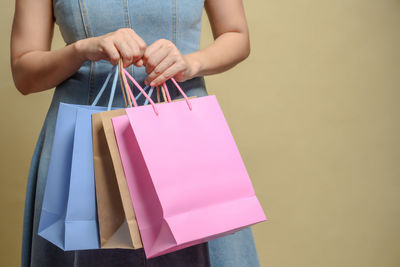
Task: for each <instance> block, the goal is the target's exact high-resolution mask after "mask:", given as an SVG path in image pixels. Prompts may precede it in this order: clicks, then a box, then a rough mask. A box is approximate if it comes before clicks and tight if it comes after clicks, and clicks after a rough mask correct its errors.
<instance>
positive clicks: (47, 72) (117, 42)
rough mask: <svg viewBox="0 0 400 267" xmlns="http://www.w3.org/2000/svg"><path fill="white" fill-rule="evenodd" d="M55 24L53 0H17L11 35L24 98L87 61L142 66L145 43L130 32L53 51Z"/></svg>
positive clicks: (16, 79)
mask: <svg viewBox="0 0 400 267" xmlns="http://www.w3.org/2000/svg"><path fill="white" fill-rule="evenodd" d="M53 29H54V21H53V8H52V0H17V1H16V4H15V14H14V22H13V26H12V33H11V70H12V74H13V78H14V83H15V85H16V87H17V89H18V90H19V91H20V92H21V93H22V94H24V95H26V94H30V93H35V92H40V91H44V90H47V89H50V88H53V87H54V86H56V85H58V84H60V83H61V82H63V81H64V80H65V79H67V78H68V77H70V76H71V75H73V74H74V73H75V72H76V71H77V70H78V69H79V68H80V67H81V65H82V64H83V63H84V62H85V61H87V60H93V61H98V60H101V59H106V60H109V61H110V62H111V63H112V64H114V65H115V64H116V63H117V62H118V60H119V58H120V57H122V58H123V61H124V65H125V66H128V65H130V64H132V63H133V64H135V65H137V66H141V65H142V64H143V62H142V61H141V58H142V56H143V53H144V50H145V47H146V44H145V43H144V41H143V40H142V39H141V38H140V37H139V36H138V35H137V34H136V33H135V32H134V31H133V30H131V29H120V30H118V31H115V32H112V33H109V34H106V35H103V36H99V37H93V38H87V39H84V40H80V41H77V42H75V43H73V44H70V45H68V46H65V47H63V48H61V49H58V50H55V51H50V49H51V41H52V37H53Z"/></svg>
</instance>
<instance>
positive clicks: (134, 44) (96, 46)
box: [76, 28, 146, 67]
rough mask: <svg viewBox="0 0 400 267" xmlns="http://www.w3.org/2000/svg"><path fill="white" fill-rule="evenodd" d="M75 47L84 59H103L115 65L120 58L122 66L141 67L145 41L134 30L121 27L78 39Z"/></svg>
mask: <svg viewBox="0 0 400 267" xmlns="http://www.w3.org/2000/svg"><path fill="white" fill-rule="evenodd" d="M76 49H77V51H78V54H79V55H80V56H81V57H82V58H83V59H84V60H92V61H99V60H101V59H105V60H108V61H110V63H111V64H113V65H116V64H118V60H119V59H120V58H122V61H123V63H124V67H128V66H129V65H131V64H134V65H135V66H137V67H141V66H143V60H142V57H143V55H144V52H145V50H146V43H145V42H144V41H143V40H142V38H140V37H139V35H137V34H136V32H135V31H134V30H132V29H130V28H122V29H119V30H117V31H115V32H111V33H108V34H105V35H102V36H98V37H92V38H87V39H83V40H80V41H78V42H76Z"/></svg>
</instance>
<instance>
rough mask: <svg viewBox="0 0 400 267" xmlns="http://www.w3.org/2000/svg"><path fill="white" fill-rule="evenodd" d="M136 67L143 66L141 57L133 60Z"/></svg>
mask: <svg viewBox="0 0 400 267" xmlns="http://www.w3.org/2000/svg"><path fill="white" fill-rule="evenodd" d="M135 66H136V67H141V66H143V59H139V60H138V61H136V62H135Z"/></svg>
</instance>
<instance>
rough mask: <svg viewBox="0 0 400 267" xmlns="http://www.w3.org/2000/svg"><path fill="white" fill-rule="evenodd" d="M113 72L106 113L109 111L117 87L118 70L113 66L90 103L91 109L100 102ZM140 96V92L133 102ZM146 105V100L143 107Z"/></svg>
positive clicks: (147, 87)
mask: <svg viewBox="0 0 400 267" xmlns="http://www.w3.org/2000/svg"><path fill="white" fill-rule="evenodd" d="M113 72H114V78H113V83H112V85H111V92H110V100H109V101H108V105H107V111H109V110H111V106H112V103H113V101H114V95H115V89H116V87H117V81H118V74H119V73H118V68H117V66H113V67H112V69H111V71H110V72H109V73H108V75H107V78H106V80H105V81H104V83H103V85H102V87H101V89H100V91H99V93H98V94H97V96H96V98H95V99H94V101H93V103H92V105H91V106H92V107H93V106H96V105H97V104H98V102H99V100H100V97H101V96H102V95H103V93H104V91H105V89H106V87H107V84H108V82H109V81H110V79H111V76H112V74H113ZM149 88H150V86H146V87H145V88H144V89H143V90H144V91H146V90H147V89H149ZM153 89H154V88H153V87H151V90H150V93H149V96H150V97H151V94H152V93H153ZM141 95H142V92H140V93H139V94H138V95H137V96H136V97H135V100H138V99H139V97H140V96H141ZM147 103H148V100H147V99H146V102H145V105H146V104H147Z"/></svg>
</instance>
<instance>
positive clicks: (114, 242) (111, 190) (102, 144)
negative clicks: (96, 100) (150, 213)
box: [92, 109, 143, 249]
mask: <svg viewBox="0 0 400 267" xmlns="http://www.w3.org/2000/svg"><path fill="white" fill-rule="evenodd" d="M124 114H125V110H124V109H118V110H111V111H106V112H101V113H96V114H93V115H92V127H93V162H94V171H95V181H96V197H97V207H98V208H97V213H98V214H97V216H98V221H99V232H100V245H101V248H130V249H138V248H142V247H143V246H142V242H141V239H140V234H139V228H138V225H137V222H136V217H135V213H134V210H133V205H132V202H131V200H130V195H129V191H128V185H127V183H126V180H125V174H124V171H123V167H122V163H121V159H120V156H119V152H118V147H117V143H116V141H115V136H114V130H113V127H112V124H111V118H112V117H117V116H120V115H124Z"/></svg>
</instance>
